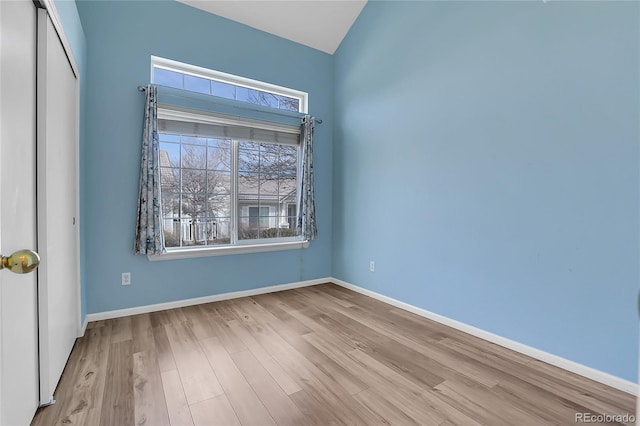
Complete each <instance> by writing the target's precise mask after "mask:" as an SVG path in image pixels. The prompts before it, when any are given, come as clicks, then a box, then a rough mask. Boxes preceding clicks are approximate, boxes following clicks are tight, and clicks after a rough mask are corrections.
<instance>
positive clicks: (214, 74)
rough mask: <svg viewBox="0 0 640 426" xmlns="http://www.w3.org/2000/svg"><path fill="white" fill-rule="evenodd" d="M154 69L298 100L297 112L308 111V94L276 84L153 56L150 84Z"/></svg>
mask: <svg viewBox="0 0 640 426" xmlns="http://www.w3.org/2000/svg"><path fill="white" fill-rule="evenodd" d="M154 67H157V68H162V69H166V70H169V71H176V72H179V73H182V74H189V75H193V76H196V77H203V78H206V79H208V80H216V81H219V82H221V83H227V84H232V85H234V86H241V87H246V88H248V89H255V90H261V91H263V92H269V93H273V94H275V95H281V96H287V97H290V98H295V99H299V100H300V105H299V108H298V112H301V113H304V114H306V113H307V111H308V110H309V94H308V93H307V92H303V91H301V90H296V89H291V88H289V87H284V86H278V85H276V84H271V83H266V82H264V81H260V80H253V79H251V78H246V77H241V76H239V75H234V74H228V73H226V72H222V71H216V70H212V69H209V68H203V67H199V66H197V65H191V64H186V63H184V62H179V61H174V60H171V59H166V58H162V57H160V56H153V55H152V56H151V80H150V81H151V82H153V68H154Z"/></svg>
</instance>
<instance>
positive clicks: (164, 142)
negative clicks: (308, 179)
mask: <svg viewBox="0 0 640 426" xmlns="http://www.w3.org/2000/svg"><path fill="white" fill-rule="evenodd" d="M158 117H159V120H158V127H159V139H160V151H159V157H160V180H161V205H162V221H163V228H164V237H165V244H166V247H167V250H168V251H171V250H179V249H184V248H193V247H202V246H209V247H212V246H213V247H221V246H236V245H246V244H264V243H272V242H286V241H300V237H299V235H298V232H297V230H296V227H295V224H296V220H295V214H296V212H297V205H298V204H297V203H298V197H297V193H298V192H297V188H298V158H299V153H298V151H299V146H298V141H299V138H300V130H299V127H297V126H284V125H275V124H273V123H258V122H256V121H251V120H245V119H240V118H237V117H227V116H216V115H213V114H204V113H203V114H194V113H193V112H188V113H187V112H185V111H184V110H180V109H178V108H176V109H169V108H166V107H165V108H159V110H158Z"/></svg>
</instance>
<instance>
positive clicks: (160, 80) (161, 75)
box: [153, 67, 183, 89]
mask: <svg viewBox="0 0 640 426" xmlns="http://www.w3.org/2000/svg"><path fill="white" fill-rule="evenodd" d="M182 76H183V74H182V73H179V72H175V71H169V70H165V69H162V68H155V67H154V68H153V82H154V84H158V85H160V86H167V87H175V88H177V89H182Z"/></svg>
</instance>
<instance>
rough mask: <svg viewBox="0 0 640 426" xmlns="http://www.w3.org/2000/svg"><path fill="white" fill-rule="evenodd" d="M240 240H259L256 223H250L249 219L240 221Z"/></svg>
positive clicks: (243, 218) (240, 219)
mask: <svg viewBox="0 0 640 426" xmlns="http://www.w3.org/2000/svg"><path fill="white" fill-rule="evenodd" d="M238 222H239V223H238V240H255V239H257V238H258V227H257V222H256V223H251V224H250V223H249V217H248V216H245V217H240V218H239V219H238Z"/></svg>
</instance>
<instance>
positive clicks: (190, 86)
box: [151, 56, 307, 113]
mask: <svg viewBox="0 0 640 426" xmlns="http://www.w3.org/2000/svg"><path fill="white" fill-rule="evenodd" d="M151 74H152V75H151V81H152V82H154V84H157V85H161V86H167V87H173V88H176V89H182V90H188V91H190V92H196V93H201V94H205V95H210V96H216V97H220V98H225V99H232V100H236V101H240V102H248V103H251V104H256V105H262V106H265V107H269V108H275V109H280V110H287V111H296V112H304V113H306V112H307V94H306V93H304V92H300V91H297V90H293V89H288V88H286V87H281V86H276V85H274V84H268V83H264V82H261V81H257V80H251V79H248V78H244V77H239V76H235V75H231V74H227V73H223V72H219V71H214V70H210V69H206V68H201V67H197V66H195V65H189V64H185V63H182V62H177V61H173V60H170V59H165V58H160V57H157V56H152V57H151Z"/></svg>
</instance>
